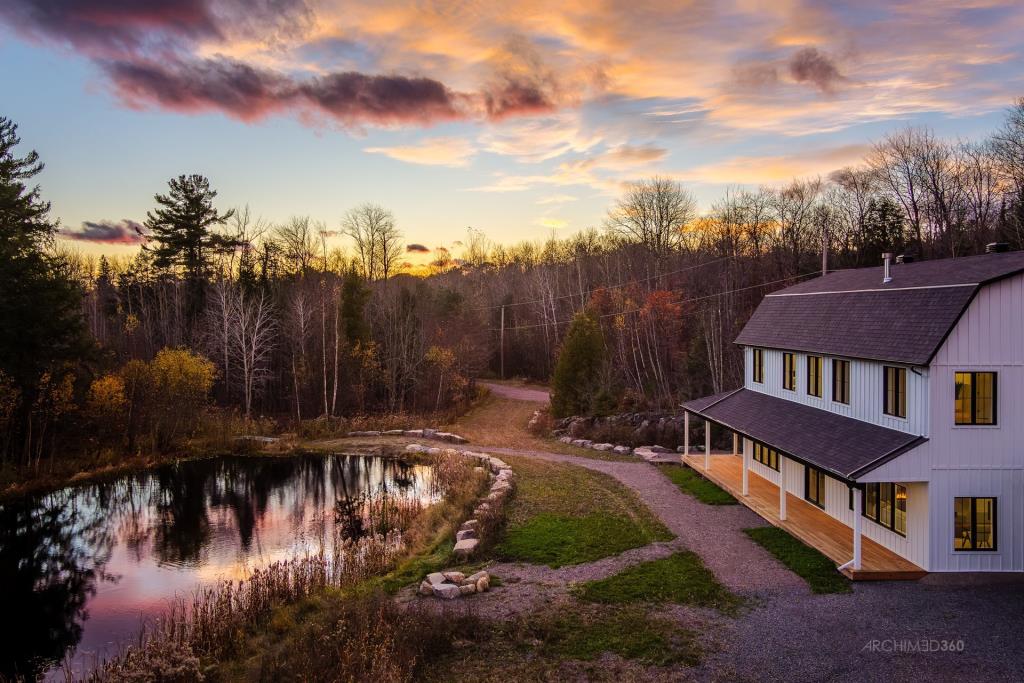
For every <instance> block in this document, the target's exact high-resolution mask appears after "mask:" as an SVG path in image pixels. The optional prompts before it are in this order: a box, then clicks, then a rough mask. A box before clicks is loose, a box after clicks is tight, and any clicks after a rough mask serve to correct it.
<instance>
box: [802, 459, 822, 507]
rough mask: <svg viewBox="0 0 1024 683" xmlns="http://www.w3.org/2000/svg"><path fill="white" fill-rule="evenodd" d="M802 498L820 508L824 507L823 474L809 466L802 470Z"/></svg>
mask: <svg viewBox="0 0 1024 683" xmlns="http://www.w3.org/2000/svg"><path fill="white" fill-rule="evenodd" d="M804 498H805V499H806V500H807V501H808V502H811V503H814V504H815V505H817V506H818V507H820V508H823V507H825V473H824V472H822V471H821V470H819V469H818V468H816V467H811V466H810V465H808V466H807V467H805V468H804Z"/></svg>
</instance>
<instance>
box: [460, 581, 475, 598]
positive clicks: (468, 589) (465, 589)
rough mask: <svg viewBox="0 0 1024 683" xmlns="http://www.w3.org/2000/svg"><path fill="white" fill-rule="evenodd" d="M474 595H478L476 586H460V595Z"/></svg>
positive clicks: (471, 584)
mask: <svg viewBox="0 0 1024 683" xmlns="http://www.w3.org/2000/svg"><path fill="white" fill-rule="evenodd" d="M473 593H476V584H473V583H467V584H466V585H464V586H459V594H460V595H472V594H473Z"/></svg>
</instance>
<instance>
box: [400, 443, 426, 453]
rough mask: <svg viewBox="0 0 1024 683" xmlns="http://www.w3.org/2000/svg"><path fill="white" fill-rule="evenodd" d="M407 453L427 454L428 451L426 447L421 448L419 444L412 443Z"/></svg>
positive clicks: (406, 449) (406, 450)
mask: <svg viewBox="0 0 1024 683" xmlns="http://www.w3.org/2000/svg"><path fill="white" fill-rule="evenodd" d="M405 452H406V453H426V452H427V449H426V447H425V446H421V445H419V444H418V443H411V444H409V445H408V446H406V447H405Z"/></svg>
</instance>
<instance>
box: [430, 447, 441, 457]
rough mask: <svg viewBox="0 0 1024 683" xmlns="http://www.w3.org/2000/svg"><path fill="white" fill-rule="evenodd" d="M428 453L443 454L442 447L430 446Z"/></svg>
mask: <svg viewBox="0 0 1024 683" xmlns="http://www.w3.org/2000/svg"><path fill="white" fill-rule="evenodd" d="M427 455H441V449H440V448H428V449H427Z"/></svg>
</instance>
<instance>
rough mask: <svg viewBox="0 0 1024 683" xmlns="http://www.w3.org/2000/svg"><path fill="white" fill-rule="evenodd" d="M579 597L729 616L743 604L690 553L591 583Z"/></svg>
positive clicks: (587, 583)
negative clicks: (704, 610) (703, 610)
mask: <svg viewBox="0 0 1024 683" xmlns="http://www.w3.org/2000/svg"><path fill="white" fill-rule="evenodd" d="M576 594H577V595H578V596H579V597H580V598H581V599H583V600H587V601H590V602H600V603H606V604H627V603H666V602H670V603H675V604H681V605H696V606H698V607H714V608H716V609H719V610H721V611H723V612H727V613H731V612H733V611H735V609H736V607H737V606H738V605H739V602H740V601H739V598H737V597H736V596H735V595H733V594H732V593H731V592H729V590H728V589H727V588H726V587H725V586H723V585H722V584H720V583H719V582H718V579H716V578H715V575H714V574H713V573H711V571H710V570H709V569H708V568H707V567H705V566H704V563H703V562H702V561H701V559H700V557H698V556H697V555H696V554H695V553H692V552H690V551H683V552H679V553H676V554H674V555H670V556H669V557H665V558H662V559H660V560H654V561H651V562H644V563H643V564H638V565H635V566H633V567H629V568H628V569H625V570H623V571H621V572H619V573H618V574H614V575H612V576H609V577H608V578H606V579H600V580H598V581H588V582H586V583H584V584H582V585H580V586H579V587H578V588H577V591H576Z"/></svg>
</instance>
